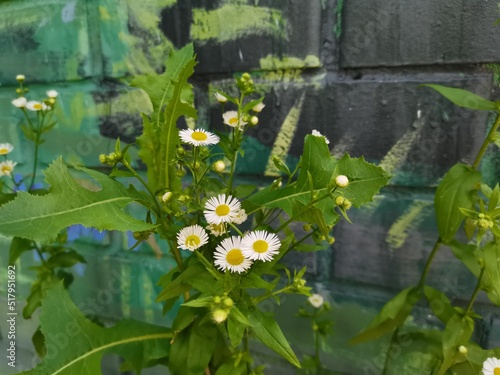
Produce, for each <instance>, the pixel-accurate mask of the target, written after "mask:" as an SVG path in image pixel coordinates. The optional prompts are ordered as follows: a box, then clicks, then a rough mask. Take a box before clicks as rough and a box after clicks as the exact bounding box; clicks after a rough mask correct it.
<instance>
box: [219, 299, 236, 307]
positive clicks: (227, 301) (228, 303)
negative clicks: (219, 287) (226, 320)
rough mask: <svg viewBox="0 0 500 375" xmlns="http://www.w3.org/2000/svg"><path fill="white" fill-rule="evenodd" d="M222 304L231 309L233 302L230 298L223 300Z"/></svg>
mask: <svg viewBox="0 0 500 375" xmlns="http://www.w3.org/2000/svg"><path fill="white" fill-rule="evenodd" d="M222 303H223V304H224V306H226V307H232V306H233V305H234V302H233V300H232V299H231V298H229V297H226V298H224V301H222Z"/></svg>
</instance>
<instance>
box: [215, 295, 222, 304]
mask: <svg viewBox="0 0 500 375" xmlns="http://www.w3.org/2000/svg"><path fill="white" fill-rule="evenodd" d="M220 302H221V298H220V297H219V296H215V297H214V303H215V304H217V305H218V304H219V303H220Z"/></svg>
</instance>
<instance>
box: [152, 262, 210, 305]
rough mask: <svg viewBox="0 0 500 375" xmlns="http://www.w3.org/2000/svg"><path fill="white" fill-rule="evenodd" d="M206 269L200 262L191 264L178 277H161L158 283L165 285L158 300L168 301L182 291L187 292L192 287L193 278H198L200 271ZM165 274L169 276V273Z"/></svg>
mask: <svg viewBox="0 0 500 375" xmlns="http://www.w3.org/2000/svg"><path fill="white" fill-rule="evenodd" d="M203 270H204V267H203V266H202V265H201V264H199V263H196V264H193V265H190V266H189V267H188V268H187V269H186V270H184V271H183V272H182V273H181V274H180V275H179V276H177V278H176V279H174V280H173V281H170V279H169V278H168V279H167V278H164V277H161V278H160V280H159V281H158V285H161V286H163V289H162V290H161V292H160V293H159V294H158V297H156V302H161V301H166V300H168V299H170V298H173V297H177V296H180V295H181V294H182V293H184V292H187V291H188V290H190V289H191V284H190V283H189V282H190V281H191V279H193V278H196V277H197V275H198V274H199V273H201V272H202V271H203ZM165 276H169V275H168V274H167V275H165Z"/></svg>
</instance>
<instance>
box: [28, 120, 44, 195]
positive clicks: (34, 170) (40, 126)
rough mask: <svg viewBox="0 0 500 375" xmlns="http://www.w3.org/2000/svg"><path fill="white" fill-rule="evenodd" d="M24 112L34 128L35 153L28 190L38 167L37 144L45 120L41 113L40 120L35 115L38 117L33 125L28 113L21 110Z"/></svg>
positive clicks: (38, 143)
mask: <svg viewBox="0 0 500 375" xmlns="http://www.w3.org/2000/svg"><path fill="white" fill-rule="evenodd" d="M23 112H24V113H25V116H26V118H27V119H28V121H29V122H30V126H31V127H32V128H33V129H34V132H35V134H36V136H35V155H34V161H33V173H32V175H31V182H30V184H29V187H28V191H30V190H31V189H32V188H33V184H34V183H35V178H36V170H37V167H38V151H39V146H40V140H41V136H42V129H43V122H44V120H45V115H42V120H41V121H40V116H37V118H38V127H36V128H35V127H34V126H33V123H31V120H29V117H28V115H27V114H26V111H23Z"/></svg>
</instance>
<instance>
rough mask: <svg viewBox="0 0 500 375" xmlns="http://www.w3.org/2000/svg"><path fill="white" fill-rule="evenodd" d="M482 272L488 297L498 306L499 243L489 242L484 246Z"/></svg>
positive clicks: (499, 291)
mask: <svg viewBox="0 0 500 375" xmlns="http://www.w3.org/2000/svg"><path fill="white" fill-rule="evenodd" d="M484 272H485V276H486V278H487V283H486V286H485V289H486V291H487V292H488V297H489V298H490V300H491V302H493V303H494V304H495V305H497V306H500V243H495V242H490V243H488V244H487V245H486V246H485V247H484Z"/></svg>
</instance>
